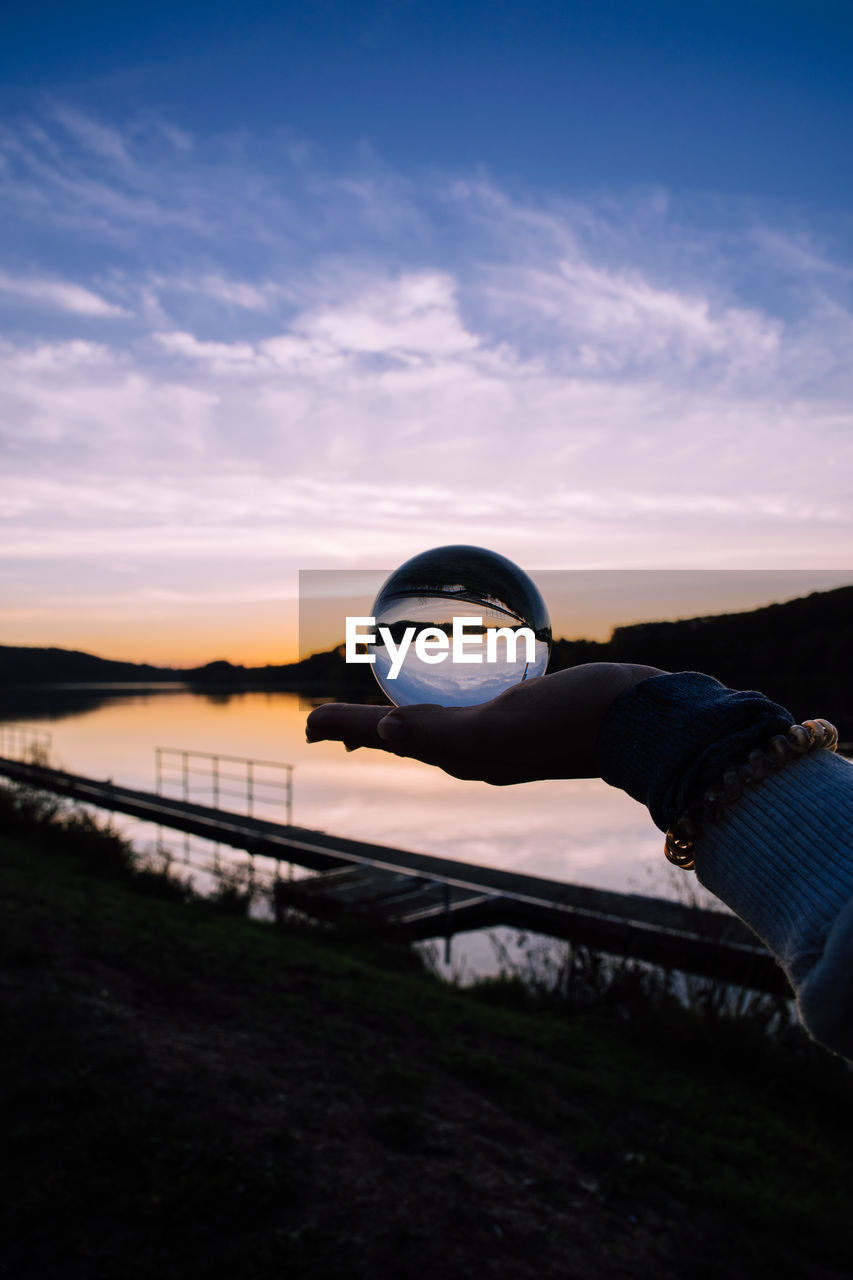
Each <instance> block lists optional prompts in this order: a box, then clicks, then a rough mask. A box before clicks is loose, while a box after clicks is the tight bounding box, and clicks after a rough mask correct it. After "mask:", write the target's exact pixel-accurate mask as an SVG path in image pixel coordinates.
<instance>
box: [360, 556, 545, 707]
mask: <svg viewBox="0 0 853 1280" xmlns="http://www.w3.org/2000/svg"><path fill="white" fill-rule="evenodd" d="M371 612H372V616H373V619H374V623H373V626H372V634H373V642H372V643H369V644H368V647H367V651H368V653H371V654H372V655H373V656H374V662H373V673H374V675H375V676H376V679H377V680H378V681H379V684H380V686H381V688H382V690H383V692H384V693H385V694H386V695H387V696H388V698H390V700H391V701H392V702H393V703H395V704H396V705H397V706H408V705H411V704H412V703H416V702H431V703H437V704H438V705H439V706H443V707H464V706H471V705H473V704H475V703H478V702H488V701H489V699H490V698H494V697H496V696H497V695H498V694H499V693H503V691H504V690H505V689H509V688H510V687H511V686H512V685H514V684H518V683H519V682H520V681H522V680H528V679H530V678H531V677H532V676H540V675H543V674H544V672H545V669H546V667H547V666H548V658H549V655H550V652H551V620H550V618H549V616H548V610H547V608H546V607H545V602H544V600H543V599H542V596H541V595H540V594H539V590H538V588H537V587H536V585H535V584H534V583H533V581H532V580H531V579H530V578H529V577H528V576H527V574H526V573H524V572H523V570H521V569H519V567H518V565H515V564H513V563H512V561H511V560H507V559H506V557H505V556H501V555H498V554H497V553H496V552H494V551H485V550H483V548H481V547H466V546H450V547H436V548H434V549H433V550H432V551H424V552H422V553H421V554H420V555H417V556H413V557H412V559H411V560H407V561H406V563H405V564H403V565H401V566H400V568H399V569H397V570H396V571H395V572H394V573H392V574H391V576H390V578H388V580H387V581H386V582H385V583H384V584H383V586H382V588H381V590H380V591H379V594H378V595H377V597H376V600H375V601H374V604H373V609H372V611H371Z"/></svg>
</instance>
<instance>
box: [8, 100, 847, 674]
mask: <svg viewBox="0 0 853 1280" xmlns="http://www.w3.org/2000/svg"><path fill="white" fill-rule="evenodd" d="M170 128H171V126H170V125H168V124H164V123H163V122H158V121H156V120H155V121H154V123H153V124H152V123H151V121H150V120H149V121H148V122H147V123H146V122H142V123H139V122H137V123H135V124H134V123H132V122H131V123H130V124H128V123H127V122H125V123H124V124H123V125H122V126H121V127H119V126H118V125H115V126H114V125H113V124H106V123H104V122H102V121H92V120H90V119H89V118H88V117H86V116H84V115H82V114H81V113H80V112H79V111H75V112H71V113H70V114H69V113H63V112H60V114H59V116H58V117H57V115H56V113H55V112H54V114H53V116H47V117H45V118H43V119H41V120H40V121H38V122H36V124H35V125H34V127H33V128H32V129H30V130H29V131H27V130H21V131H19V133H18V134H17V135H16V136H15V137H14V138H13V137H12V136H11V135H10V134H6V135H3V136H2V137H0V150H1V151H2V153H3V154H4V155H5V161H6V171H7V175H8V177H9V181H8V182H4V184H3V188H2V190H0V209H2V210H3V212H4V214H6V215H8V217H7V221H8V224H9V225H10V226H11V227H12V228H13V229H14V236H15V239H14V243H12V242H11V241H10V242H9V247H8V251H7V252H8V261H7V266H6V270H5V272H4V273H3V274H2V275H0V290H2V292H3V293H4V295H5V299H6V312H7V314H8V316H9V318H10V321H11V323H10V324H9V328H8V331H7V335H6V337H5V338H4V339H2V340H0V422H2V428H0V449H2V455H3V467H4V477H5V489H6V496H5V498H4V504H3V510H2V513H0V523H2V527H3V538H2V543H0V546H2V551H0V570H2V571H3V572H5V573H6V574H7V575H11V576H10V577H9V578H7V582H8V583H10V584H11V585H9V586H8V589H7V598H8V600H9V604H10V607H12V608H18V607H20V608H25V607H26V608H31V607H32V604H33V601H32V598H31V596H32V592H33V590H35V589H37V584H38V583H39V582H40V581H44V582H47V581H48V580H49V581H51V582H53V581H54V579H53V578H49V573H50V572H54V571H53V570H49V569H48V567H47V566H49V565H52V564H60V563H61V564H62V566H63V569H62V582H63V584H64V585H63V590H65V589H66V588H67V590H68V591H70V592H71V594H72V595H74V594H75V593H78V592H79V593H80V595H81V598H83V596H84V595H85V598H86V599H87V600H90V601H91V600H92V599H100V600H101V602H102V603H101V606H99V607H102V608H103V610H104V611H105V612H106V613H109V610H110V608H111V607H113V605H114V599H113V600H111V594H110V593H111V592H113V593H114V591H115V590H116V587H115V582H114V580H113V578H112V577H111V576H110V575H111V573H112V571H111V570H110V569H109V568H108V565H109V564H112V563H114V562H115V561H116V559H117V558H120V559H121V560H122V561H123V562H124V563H125V564H126V565H127V566H129V568H130V569H131V570H133V572H134V574H135V575H136V577H137V578H138V579H139V584H140V585H139V589H140V590H141V591H149V592H151V591H154V592H156V591H158V590H161V589H165V588H164V586H163V584H164V583H168V590H169V591H177V592H184V593H187V592H189V593H191V592H192V590H193V589H194V586H195V585H197V584H198V583H199V582H200V581H201V580H203V581H204V583H205V584H208V583H209V584H211V585H210V591H212V592H215V590H216V583H217V581H221V583H222V588H221V589H222V593H223V598H224V597H225V595H227V592H228V590H230V589H232V588H233V583H234V582H235V581H239V582H240V583H251V584H259V583H261V582H263V583H264V584H265V586H264V591H266V593H267V596H269V595H270V594H271V595H272V596H273V597H275V593H276V591H277V590H279V591H280V592H281V593H282V594H287V593H288V592H290V594H292V587H293V583H294V581H295V575H296V571H297V569H298V568H299V567H316V568H320V567H332V566H336V565H341V566H348V567H358V566H360V565H365V566H366V565H375V566H378V567H385V568H387V567H391V566H392V565H393V564H394V563H397V562H399V561H400V560H401V559H403V558H405V556H407V555H409V554H412V553H414V552H416V551H418V550H422V549H424V547H425V546H429V545H431V544H437V543H440V542H451V541H468V542H471V541H474V542H480V543H482V544H484V545H491V546H494V547H495V548H496V549H500V550H503V551H504V552H505V553H506V554H509V555H510V556H512V557H513V558H515V559H517V560H519V561H520V562H522V563H526V564H528V565H530V566H539V567H543V568H544V567H549V566H551V567H568V566H572V565H574V566H588V567H616V566H625V565H631V566H641V565H649V566H650V565H665V566H671V567H675V566H684V567H691V566H696V567H698V566H713V565H717V566H720V565H735V566H740V567H742V566H744V565H766V566H773V565H776V566H780V567H781V566H785V565H791V566H793V565H800V566H815V565H825V566H826V565H837V564H838V563H839V562H840V561H841V560H843V559H844V558H845V557H846V554H847V552H846V548H848V547H849V546H850V545H851V534H852V533H853V506H851V503H850V492H849V476H850V474H851V468H852V467H853V368H851V364H850V361H849V343H850V340H851V335H853V309H851V304H850V300H849V299H848V297H847V294H846V292H845V288H846V285H845V277H844V272H845V271H846V270H848V268H847V265H846V263H845V262H844V261H841V260H839V261H838V262H837V263H836V258H837V256H838V255H837V254H836V256H835V257H833V252H832V251H831V249H830V247H829V246H828V244H827V243H823V242H822V241H821V238H820V235H819V234H818V232H817V231H814V232H813V234H812V235H811V236H810V237H808V238H807V239H805V240H804V239H802V237H800V238H798V236H797V235H796V234H795V233H794V232H793V231H792V230H791V229H790V228H789V227H787V226H786V225H784V220H782V222H780V224H779V225H774V226H771V225H769V224H765V223H761V222H760V221H759V220H758V219H757V216H756V215H755V213H754V211H750V212H749V215H748V216H745V215H744V216H743V217H742V218H741V223H737V217H738V216H740V215H738V214H737V212H736V211H735V212H732V211H731V210H730V211H729V212H728V214H727V218H728V222H727V225H726V226H722V225H721V224H719V223H718V222H715V221H714V220H713V217H712V216H711V214H713V210H712V211H711V214H708V213H705V214H703V216H704V217H705V218H706V220H705V221H704V222H703V221H701V220H697V216H696V215H695V213H694V212H692V211H691V210H689V209H687V208H685V207H684V206H682V205H680V204H679V201H678V198H677V196H676V195H675V194H672V193H661V192H652V193H649V192H641V193H636V192H622V193H608V194H607V195H606V198H605V197H600V198H597V199H595V200H593V199H589V200H587V201H582V200H580V199H574V200H571V201H569V200H566V199H565V198H562V197H557V196H555V195H554V194H553V193H547V192H533V193H531V192H527V193H520V192H518V191H510V190H507V189H502V188H501V187H499V186H498V185H497V184H496V183H494V182H489V181H487V180H486V179H484V178H483V177H482V176H481V175H474V176H471V177H468V178H466V179H460V178H459V177H458V176H457V177H455V178H452V179H450V178H443V177H441V175H434V174H433V175H430V176H429V178H428V179H426V178H423V179H420V178H418V177H417V176H413V175H411V174H409V175H399V174H395V173H393V172H391V171H382V170H381V166H380V165H379V162H378V161H377V160H376V158H375V157H372V158H370V164H369V166H368V171H366V172H365V171H362V170H360V169H359V167H358V162H357V161H353V164H352V166H351V168H352V172H342V171H337V172H334V171H328V170H324V169H323V168H322V167H321V165H320V163H319V162H318V160H317V157H316V154H315V153H314V152H312V151H311V150H310V149H305V148H302V149H295V150H294V148H293V147H292V146H289V145H284V144H283V145H282V147H281V149H280V151H274V150H273V149H272V144H270V143H269V140H267V144H266V146H265V147H258V146H255V145H253V143H252V140H248V141H247V140H245V139H244V140H241V139H236V140H235V139H230V140H227V141H226V140H221V139H220V140H217V139H210V138H201V137H198V136H195V137H189V136H184V135H183V134H181V135H180V136H179V137H174V138H173V137H171V136H170V132H169V130H170ZM343 168H344V169H346V166H343ZM733 222H734V223H737V225H736V227H735V231H733V230H732V224H733ZM40 255H41V256H40ZM21 261H26V262H28V263H32V262H38V263H39V264H40V265H39V268H38V270H37V271H33V272H32V273H31V274H22V273H21V271H20V269H19V267H18V266H17V264H19V263H20V262H21ZM783 263H784V270H783V269H782V264H783ZM833 264H836V265H837V266H838V268H839V270H838V272H833V271H832V270H831V269H830V268H831V267H832V266H833ZM72 275H73V277H74V280H73V283H72V282H71V280H70V279H69V277H71V276H72ZM92 320H97V322H98V327H97V336H98V341H93V340H92V338H91V332H92V331H91V326H90V325H88V322H89V321H92ZM84 322H86V323H87V327H86V329H85V330H83V329H82V325H83V323H84ZM229 583H230V584H231V586H229ZM98 584H101V585H100V586H99V585H98ZM276 584H278V586H277V585H276ZM199 589H200V588H199ZM205 590H207V587H205ZM252 590H253V591H254V590H255V587H254V586H253V588H252ZM257 590H260V586H258V587H257ZM99 592H100V593H101V594H100V595H99V594H98V593H99ZM28 593H29V594H28ZM21 601H23V602H24V603H23V604H22V603H21ZM16 602H17V603H16ZM92 607H94V606H92ZM164 607H165V605H164ZM22 625H23V624H22ZM22 642H25V640H23V641H22ZM200 656H202V655H200Z"/></svg>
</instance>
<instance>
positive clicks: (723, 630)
mask: <svg viewBox="0 0 853 1280" xmlns="http://www.w3.org/2000/svg"><path fill="white" fill-rule="evenodd" d="M851 654H853V586H849V587H839V588H837V589H836V590H834V591H824V592H813V593H812V594H811V595H808V596H803V597H798V598H797V599H794V600H789V601H786V602H784V603H781V604H772V605H767V606H765V607H763V608H761V609H753V610H749V611H747V612H743V613H731V614H713V615H709V616H705V617H696V618H687V619H682V620H679V621H675V622H641V623H636V624H634V625H632V626H624V627H617V628H616V629H615V630H614V632H613V634H612V636H611V638H610V640H609V641H607V642H598V641H593V640H582V639H581V640H565V639H562V640H557V641H555V643H554V646H553V650H552V654H551V663H550V667H549V670H551V671H559V670H562V669H563V668H565V667H570V666H576V665H578V664H579V663H582V662H639V663H647V664H649V665H651V666H657V667H662V668H663V669H664V670H667V671H678V670H682V671H683V670H693V671H706V672H709V673H710V674H711V675H714V676H716V677H717V678H718V679H719V680H721V681H722V682H723V683H724V684H727V685H730V686H731V687H733V688H741V689H747V688H755V689H761V690H762V691H763V692H764V693H766V694H767V695H768V697H771V698H774V699H775V700H776V701H778V702H781V703H782V704H783V705H784V706H786V707H788V708H789V709H790V710H791V711H792V712H793V714H794V715H795V716H796V717H797V718H798V719H803V718H806V717H808V716H826V717H828V718H829V719H831V720H833V721H834V722H835V723H836V724H837V725H838V728H839V731H840V732H841V735H842V737H843V738H845V739H847V740H849V739H851V738H853V671H851V661H850V658H851ZM63 683H68V684H75V685H78V686H85V685H97V684H111V683H112V684H129V685H144V684H152V683H157V684H161V683H168V684H171V683H174V684H175V685H184V686H187V687H189V688H190V689H193V690H198V691H204V692H212V691H219V692H223V693H227V692H232V691H245V690H250V689H281V690H293V691H296V692H300V693H305V694H309V695H312V694H325V695H333V696H338V697H341V696H345V697H350V698H352V699H354V700H365V699H373V700H377V701H382V698H381V695H380V694H379V690H378V687H377V685H376V683H375V681H374V679H373V676H372V673H371V671H370V668H369V667H368V666H366V665H361V664H360V665H348V664H347V663H346V662H345V660H344V651H343V646H342V645H339V646H337V647H335V648H333V649H329V650H327V651H325V652H323V653H315V654H312V655H311V656H310V657H309V658H305V659H303V660H302V661H301V662H293V663H284V664H281V665H274V664H267V665H266V666H261V667H246V666H243V665H240V664H235V663H232V662H228V661H226V660H224V659H217V660H216V661H213V662H209V663H206V664H204V665H203V666H199V667H190V668H177V667H157V666H154V665H152V664H148V663H134V662H120V661H115V660H112V659H108V658H100V657H97V656H96V655H95V654H90V653H82V652H79V651H77V650H70V649H61V648H36V647H14V646H9V645H0V689H2V690H3V692H4V695H8V694H9V693H11V692H12V691H13V690H19V691H26V690H37V689H39V688H46V687H47V686H50V685H53V686H56V685H57V684H63Z"/></svg>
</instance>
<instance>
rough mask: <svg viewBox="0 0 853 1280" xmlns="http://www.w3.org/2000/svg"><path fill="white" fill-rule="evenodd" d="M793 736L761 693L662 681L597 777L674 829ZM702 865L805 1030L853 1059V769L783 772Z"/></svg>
mask: <svg viewBox="0 0 853 1280" xmlns="http://www.w3.org/2000/svg"><path fill="white" fill-rule="evenodd" d="M816 714H821V713H820V712H816ZM792 723H793V718H792V717H791V715H790V714H789V713H788V712H787V711H786V710H785V709H784V708H783V707H780V706H777V705H776V704H775V703H773V702H770V701H769V700H768V699H767V698H765V697H764V696H763V695H762V694H760V693H754V692H746V693H744V692H736V691H734V690H731V689H726V688H725V686H723V685H722V684H720V683H719V681H717V680H714V679H713V678H712V677H711V676H705V675H700V674H698V673H697V672H681V673H677V674H672V675H661V676H652V677H651V678H649V679H648V680H643V681H642V682H641V683H640V684H638V685H635V686H634V688H633V689H630V690H629V691H628V692H627V693H624V694H623V695H622V696H621V697H620V698H618V699H617V700H616V702H615V703H614V704H613V706H612V707H611V709H610V711H609V713H608V715H607V718H606V720H605V723H604V726H603V730H602V733H601V738H600V741H599V747H598V754H599V761H598V763H599V771H600V773H601V776H602V777H603V778H604V780H605V781H606V782H609V783H610V784H611V785H613V786H616V787H621V788H622V789H623V790H624V791H627V792H628V793H629V794H630V795H632V796H633V797H634V798H635V799H636V800H640V801H641V802H642V803H643V804H646V805H648V807H649V810H650V812H651V814H652V817H653V819H654V821H655V822H656V823H657V825H658V826H659V827H660V828H661V829H662V830H666V829H667V827H669V826H671V825H672V824H673V822H674V821H675V820H676V818H677V817H678V816H679V815H680V814H681V813H682V812H683V811H684V809H685V808H686V807H687V805H688V804H689V803H690V802H691V801H693V800H696V799H697V798H699V797H701V795H702V794H703V792H704V791H705V790H706V789H707V788H708V787H710V786H713V785H714V784H718V783H719V780H720V778H721V775H722V773H723V770H724V769H725V768H726V767H727V766H728V765H730V764H743V763H744V762H745V760H746V757H747V755H748V753H749V751H750V750H751V749H752V748H753V747H755V746H758V745H764V744H766V742H767V741H768V739H769V738H770V737H772V736H773V734H775V733H780V732H784V730H785V729H786V728H787V727H788V726H789V725H790V724H792ZM694 857H695V861H696V874H697V876H698V878H699V880H700V881H701V882H702V884H704V885H706V886H707V888H709V889H710V890H711V891H712V892H713V893H715V894H716V895H717V897H719V898H720V899H721V900H722V901H723V902H725V903H726V905H727V906H729V907H731V909H732V910H733V911H735V912H736V913H737V914H738V915H739V916H740V917H741V919H742V920H744V921H745V922H746V924H748V925H749V926H750V928H751V929H753V930H754V931H755V933H756V934H758V936H759V937H760V938H761V939H762V940H763V941H764V942H765V943H766V945H767V946H768V947H769V948H770V950H771V951H772V952H773V954H774V955H775V956H776V958H777V960H778V961H779V963H780V964H781V965H782V967H783V969H784V970H785V972H786V973H787V975H788V977H789V979H790V981H791V984H792V986H793V988H794V991H795V993H796V997H797V1006H798V1009H799V1013H800V1017H801V1020H802V1022H803V1024H804V1025H805V1027H806V1028H807V1030H808V1031H809V1032H810V1033H811V1035H813V1036H814V1037H815V1039H817V1040H819V1041H820V1042H821V1043H822V1044H824V1045H826V1046H827V1048H829V1049H833V1050H834V1051H835V1052H836V1053H840V1054H842V1055H844V1056H845V1057H847V1058H850V1059H853V764H851V763H850V762H849V761H848V760H844V759H842V758H841V757H839V756H836V755H833V754H831V753H830V752H827V751H815V752H812V753H811V754H810V755H807V756H803V757H801V758H800V759H797V760H794V761H792V762H791V763H789V764H787V765H785V767H784V768H783V769H782V770H781V771H780V772H779V773H777V774H773V775H771V776H770V777H769V778H766V779H765V780H764V781H763V782H761V783H760V784H759V785H758V786H757V787H755V789H754V790H751V791H747V792H746V793H745V794H744V795H743V796H742V797H741V799H739V800H737V801H736V802H735V803H733V804H731V805H729V806H726V809H725V812H724V815H723V817H722V818H721V819H720V821H718V822H712V823H708V824H707V825H706V826H705V828H704V830H703V831H702V833H701V835H700V836H699V838H698V839H697V842H696V847H695V851H694Z"/></svg>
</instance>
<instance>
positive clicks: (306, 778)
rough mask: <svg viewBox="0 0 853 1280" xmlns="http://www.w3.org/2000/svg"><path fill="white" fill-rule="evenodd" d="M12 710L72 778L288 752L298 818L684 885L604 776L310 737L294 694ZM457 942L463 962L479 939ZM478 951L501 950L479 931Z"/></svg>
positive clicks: (432, 849) (411, 841) (627, 881)
mask: <svg viewBox="0 0 853 1280" xmlns="http://www.w3.org/2000/svg"><path fill="white" fill-rule="evenodd" d="M15 718H16V719H19V720H23V719H26V720H28V721H29V722H30V723H33V724H37V725H38V726H39V727H42V728H48V729H50V730H51V732H52V734H53V755H52V763H53V764H54V765H55V766H56V767H59V768H64V769H68V770H69V771H71V772H74V773H81V774H85V775H87V776H90V777H96V778H112V780H113V781H114V782H117V783H121V784H124V785H127V786H131V787H138V788H140V789H144V790H152V791H153V790H154V789H155V748H156V747H171V748H181V749H185V750H195V751H203V752H214V753H215V752H221V753H222V754H227V755H232V756H246V757H253V758H262V759H265V760H273V761H281V762H285V763H289V764H293V765H295V766H296V767H295V774H294V812H293V817H294V822H295V823H297V824H298V825H300V826H305V827H311V828H314V829H320V830H325V831H329V832H332V833H334V834H336V835H343V836H350V837H352V838H354V839H361V840H368V841H374V842H377V843H380V844H387V845H391V846H396V847H399V848H406V849H414V850H417V851H419V852H423V853H433V854H436V855H439V856H441V857H446V858H456V859H459V860H460V861H463V862H470V863H475V864H479V865H483V866H493V867H501V868H506V869H510V870H515V871H521V872H527V873H529V874H534V875H541V876H546V877H548V878H550V879H554V880H565V881H570V882H574V883H577V884H587V885H594V886H599V887H602V888H612V889H621V890H631V891H634V892H641V893H651V894H660V895H667V896H671V894H672V892H673V888H672V880H671V876H670V872H669V869H668V864H666V863H665V860H664V858H663V855H662V851H661V846H662V837H661V836H660V833H659V832H658V831H657V830H656V828H655V827H654V826H653V825H652V824H651V821H650V819H649V817H648V814H647V812H646V810H645V809H644V808H643V807H642V806H640V805H639V804H637V803H636V802H635V801H633V800H631V799H630V797H628V796H626V795H624V794H623V793H622V792H620V791H616V790H614V789H613V788H611V787H608V786H606V785H605V784H604V783H603V782H601V781H599V780H597V779H583V780H578V781H570V782H562V781H553V782H537V783H528V784H525V785H523V786H518V787H500V788H490V787H488V786H486V785H485V784H484V783H472V782H462V781H460V780H459V779H456V778H451V777H449V776H447V775H446V774H443V773H440V772H439V771H437V770H434V769H430V768H429V767H428V766H426V765H422V764H420V763H419V762H417V761H412V760H402V759H399V758H398V757H396V756H391V755H382V754H377V753H372V752H368V751H360V752H357V753H353V754H347V753H346V752H345V751H344V749H343V747H341V746H340V745H339V744H337V743H325V742H324V743H316V744H312V745H311V746H308V744H307V743H306V742H305V707H304V704H301V702H300V699H299V697H298V695H296V694H290V693H277V692H251V693H249V692H247V693H237V694H229V695H222V694H219V693H217V694H216V695H215V696H211V695H209V694H195V693H190V692H188V691H186V690H176V689H174V688H172V689H170V690H169V691H158V692H149V693H139V692H133V693H128V692H122V693H114V694H113V695H112V696H104V694H103V693H101V694H100V695H97V694H95V693H94V692H89V693H87V694H86V695H85V696H83V695H77V694H71V695H70V696H69V697H68V698H66V699H64V700H63V699H61V698H60V697H59V693H58V691H55V690H54V691H51V695H50V698H49V699H48V700H47V701H45V700H43V699H42V700H38V701H36V702H35V703H31V704H30V705H29V706H20V705H19V706H18V708H17V709H16V715H15ZM175 794H177V793H175ZM198 798H199V799H200V800H201V798H202V797H201V796H199V797H198ZM234 807H235V808H237V806H236V805H235V806H234ZM268 816H270V817H276V816H278V820H280V821H283V820H284V817H283V814H279V815H276V814H275V813H272V812H271V813H269V815H268ZM129 822H130V820H129ZM137 833H138V824H137ZM129 834H131V835H133V834H134V832H133V831H129ZM149 836H150V833H149ZM454 945H455V950H456V952H457V955H459V956H460V957H461V956H464V955H466V954H467V951H470V949H471V947H472V946H474V944H472V943H470V942H469V943H467V944H466V943H465V942H464V941H463V940H460V941H459V942H457V943H456V944H454ZM474 949H475V950H476V951H477V953H478V955H480V956H481V957H482V956H484V955H485V956H488V955H490V954H491V948H490V946H489V945H488V943H485V944H483V940H482V939H480V940H479V941H478V942H477V943H476V946H475V948H474ZM470 963H474V962H473V961H471V962H470ZM478 963H479V962H478ZM480 968H482V964H480Z"/></svg>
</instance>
